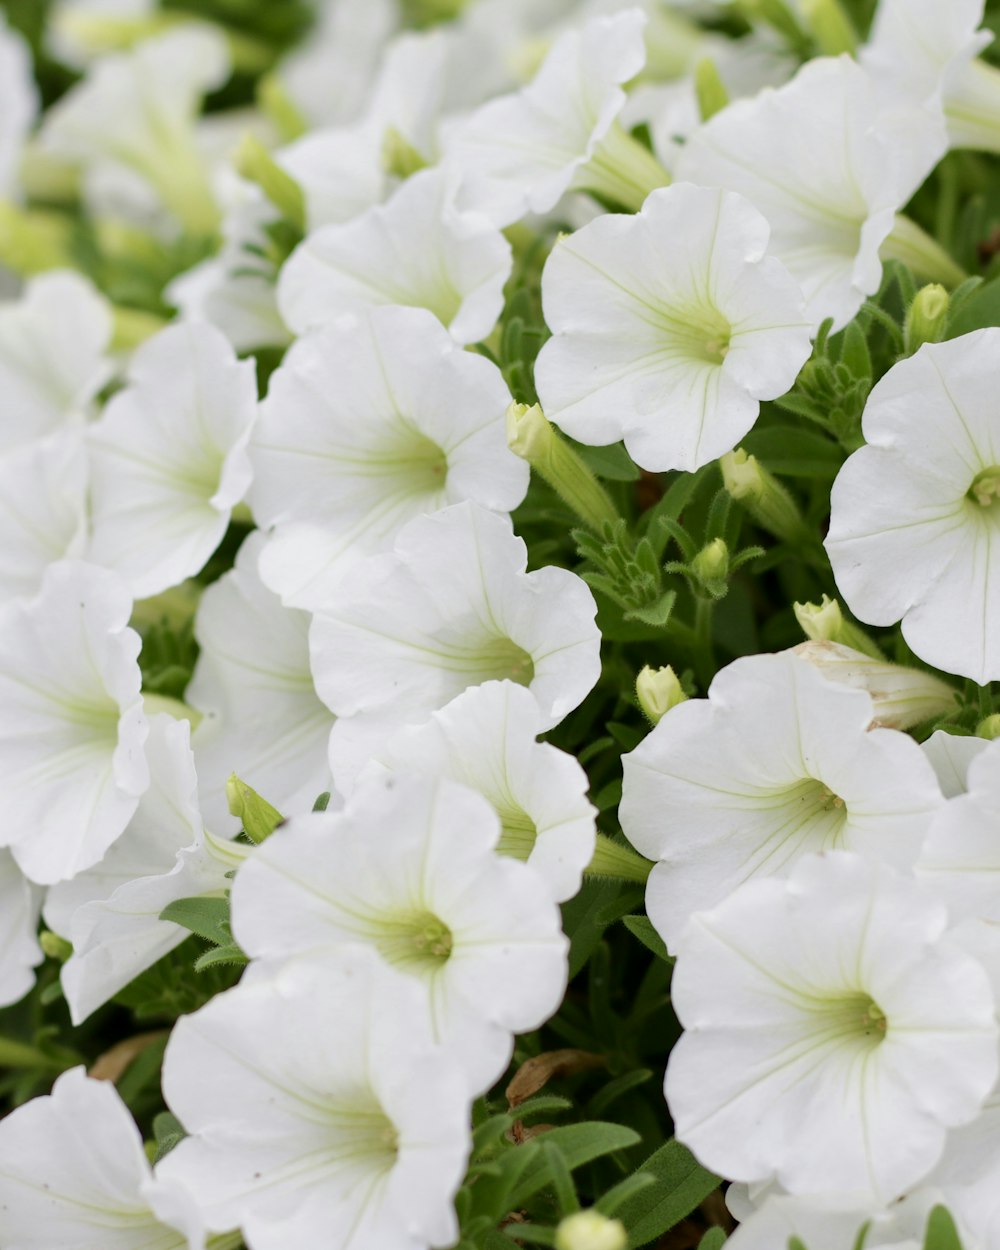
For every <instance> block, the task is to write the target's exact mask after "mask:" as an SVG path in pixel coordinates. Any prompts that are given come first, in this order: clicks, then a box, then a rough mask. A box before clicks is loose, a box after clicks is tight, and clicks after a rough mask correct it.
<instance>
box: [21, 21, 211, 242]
mask: <svg viewBox="0 0 1000 1250" xmlns="http://www.w3.org/2000/svg"><path fill="white" fill-rule="evenodd" d="M228 76H229V55H228V52H227V49H226V44H225V41H224V39H223V37H222V35H221V34H220V33H219V32H218V31H216V30H213V29H212V28H211V27H210V26H209V25H207V24H201V25H198V26H197V27H195V26H192V25H187V26H184V27H182V28H180V29H177V30H171V31H167V32H166V33H164V34H162V35H157V36H156V37H155V38H152V39H146V40H143V41H142V42H141V43H139V44H138V45H137V46H136V47H135V48H133V49H131V50H130V51H128V52H115V53H110V54H108V55H107V56H103V57H101V58H100V59H99V60H98V61H97V62H96V63H95V64H94V65H93V66H92V67H91V69H90V71H89V72H88V74H87V76H86V77H85V78H84V79H83V81H82V82H80V83H78V84H77V85H76V86H75V87H72V88H71V89H70V90H69V91H68V92H67V93H66V95H64V96H63V97H62V99H60V100H59V101H57V103H56V104H54V105H53V106H52V108H51V109H49V111H48V112H47V114H46V117H45V122H44V125H43V127H42V134H41V141H42V143H43V144H44V146H45V148H46V149H47V150H49V151H51V152H53V153H54V154H55V155H58V156H62V157H66V158H68V159H70V160H74V161H76V162H78V163H79V164H81V165H82V166H83V168H84V169H85V171H86V175H87V179H88V181H89V182H90V184H91V188H92V189H93V188H95V187H96V186H97V185H100V184H104V185H108V183H109V182H113V183H114V184H115V185H120V184H121V183H122V181H124V182H125V183H126V184H127V185H135V184H137V185H138V188H139V191H140V194H142V193H147V194H149V195H150V196H151V197H152V199H153V200H154V202H156V203H158V204H159V205H160V206H161V207H162V209H164V210H165V211H166V212H167V213H169V214H170V215H171V217H172V218H173V219H174V220H175V221H176V222H179V223H180V224H181V225H182V226H184V227H185V228H186V229H187V230H190V231H192V232H195V233H209V232H211V231H212V230H214V229H215V227H216V225H217V224H218V216H219V210H218V206H217V204H216V202H215V198H214V195H213V192H212V189H211V187H210V185H209V176H208V170H207V167H206V165H205V163H204V161H203V160H202V157H201V155H200V153H199V151H198V147H197V141H196V134H195V125H194V123H195V119H196V117H197V115H198V112H199V110H200V108H201V101H202V98H203V96H204V95H205V94H206V93H207V92H209V91H211V90H213V89H214V88H216V87H219V86H221V85H222V83H223V82H224V81H225V80H226V78H228Z"/></svg>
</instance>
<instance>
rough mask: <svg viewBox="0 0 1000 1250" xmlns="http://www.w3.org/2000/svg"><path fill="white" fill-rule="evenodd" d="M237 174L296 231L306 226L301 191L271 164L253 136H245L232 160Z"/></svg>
mask: <svg viewBox="0 0 1000 1250" xmlns="http://www.w3.org/2000/svg"><path fill="white" fill-rule="evenodd" d="M233 164H234V165H235V167H236V171H237V173H239V174H242V176H243V177H244V178H246V179H248V181H250V182H255V183H256V184H257V186H259V187H260V189H261V190H262V191H263V192H264V194H265V195H266V196H267V198H268V199H269V200H270V201H271V203H272V204H273V205H274V207H275V208H276V209H277V210H278V212H279V213H281V215H282V217H284V219H285V220H286V221H288V222H290V223H291V224H292V225H293V226H295V228H296V229H298V230H304V229H305V226H306V202H305V196H304V195H303V194H302V188H301V187H300V186H299V184H298V183H297V182H296V181H295V179H294V178H293V177H292V176H291V174H289V173H286V172H285V170H283V169H282V168H281V166H280V165H279V164H278V163H277V162H276V161H275V160H274V158H273V157H272V156H271V153H270V152H268V150H267V148H265V147H264V145H263V143H261V141H260V140H259V139H258V138H257V136H256V135H252V134H245V135H244V136H243V138H242V139H241V140H240V144H239V147H238V148H237V149H236V153H235V155H234V156H233Z"/></svg>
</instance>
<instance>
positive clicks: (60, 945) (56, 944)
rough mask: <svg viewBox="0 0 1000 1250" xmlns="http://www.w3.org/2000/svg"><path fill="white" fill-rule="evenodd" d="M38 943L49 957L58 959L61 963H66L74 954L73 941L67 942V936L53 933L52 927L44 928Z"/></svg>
mask: <svg viewBox="0 0 1000 1250" xmlns="http://www.w3.org/2000/svg"><path fill="white" fill-rule="evenodd" d="M38 945H39V946H40V947H41V948H42V950H43V951H44V953H45V954H46V955H47V956H48V957H49V959H57V960H58V961H59V962H60V963H61V964H64V963H65V962H66V960H67V959H69V957H70V955H72V954H73V944H72V942H67V941H66V939H65V938H63V937H60V936H59V934H58V933H53V932H52V930H51V929H43V930H42V931H41V933H39V935H38Z"/></svg>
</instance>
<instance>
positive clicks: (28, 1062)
mask: <svg viewBox="0 0 1000 1250" xmlns="http://www.w3.org/2000/svg"><path fill="white" fill-rule="evenodd" d="M79 1062H80V1059H79V1057H77V1056H73V1057H69V1056H67V1057H66V1058H60V1057H58V1056H56V1055H47V1054H45V1052H44V1051H41V1050H38V1049H37V1047H35V1046H29V1045H28V1044H27V1043H26V1042H15V1041H14V1040H13V1038H10V1037H0V1068H46V1069H48V1070H49V1071H51V1072H65V1071H66V1069H67V1068H72V1067H73V1066H74V1065H75V1064H77V1063H79Z"/></svg>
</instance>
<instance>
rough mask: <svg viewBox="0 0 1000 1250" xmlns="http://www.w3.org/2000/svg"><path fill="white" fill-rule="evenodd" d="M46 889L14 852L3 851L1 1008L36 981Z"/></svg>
mask: <svg viewBox="0 0 1000 1250" xmlns="http://www.w3.org/2000/svg"><path fill="white" fill-rule="evenodd" d="M41 905H42V892H41V890H40V889H39V888H38V887H37V886H34V885H32V884H31V882H30V881H29V880H28V879H27V878H26V877H25V875H24V873H23V872H22V871H21V870H20V868H18V866H17V863H16V861H15V860H14V857H13V855H11V853H10V851H3V850H0V1007H6V1006H7V1005H8V1004H9V1003H16V1002H18V1001H19V1000H20V999H22V998H23V997H24V996H25V994H27V992H28V991H29V990H30V989H31V987H32V986H33V985H34V984H35V971H34V970H35V968H37V967H38V965H39V964H40V963H41V962H42V960H43V959H44V958H45V956H44V955H43V954H42V948H41V947H40V946H39V945H38V937H37V932H38V913H39V911H40V909H41Z"/></svg>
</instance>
